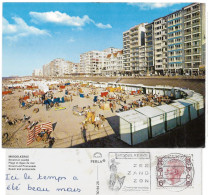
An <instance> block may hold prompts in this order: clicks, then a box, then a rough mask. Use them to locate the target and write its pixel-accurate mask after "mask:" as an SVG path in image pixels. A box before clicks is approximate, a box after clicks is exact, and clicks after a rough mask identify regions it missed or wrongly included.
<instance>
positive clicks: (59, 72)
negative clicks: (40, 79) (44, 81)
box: [42, 58, 73, 77]
mask: <svg viewBox="0 0 208 195" xmlns="http://www.w3.org/2000/svg"><path fill="white" fill-rule="evenodd" d="M72 65H73V63H72V62H70V61H66V60H64V59H61V58H57V59H54V60H52V61H51V62H50V63H48V64H45V65H43V68H42V70H43V76H49V77H64V76H68V75H70V74H71V72H72Z"/></svg>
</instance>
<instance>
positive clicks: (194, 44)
mask: <svg viewBox="0 0 208 195" xmlns="http://www.w3.org/2000/svg"><path fill="white" fill-rule="evenodd" d="M183 18H184V58H185V63H184V71H185V72H188V73H190V74H193V73H196V72H198V71H200V68H203V67H205V5H204V4H200V3H194V4H191V5H189V6H186V7H184V8H183Z"/></svg>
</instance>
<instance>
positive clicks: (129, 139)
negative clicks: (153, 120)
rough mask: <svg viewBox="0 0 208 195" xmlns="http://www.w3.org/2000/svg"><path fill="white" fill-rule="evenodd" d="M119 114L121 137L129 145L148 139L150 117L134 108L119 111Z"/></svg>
mask: <svg viewBox="0 0 208 195" xmlns="http://www.w3.org/2000/svg"><path fill="white" fill-rule="evenodd" d="M117 116H119V134H120V139H121V140H122V141H124V142H125V143H127V144H129V145H135V144H138V143H141V142H144V141H146V140H148V137H149V120H148V117H146V116H144V115H143V114H140V113H138V112H136V111H134V110H129V111H125V112H121V113H117Z"/></svg>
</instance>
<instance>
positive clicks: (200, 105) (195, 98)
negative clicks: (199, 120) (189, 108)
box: [188, 95, 204, 116]
mask: <svg viewBox="0 0 208 195" xmlns="http://www.w3.org/2000/svg"><path fill="white" fill-rule="evenodd" d="M188 100H192V101H195V102H197V114H198V116H200V115H202V114H203V113H204V98H203V96H201V95H200V96H193V97H191V98H188Z"/></svg>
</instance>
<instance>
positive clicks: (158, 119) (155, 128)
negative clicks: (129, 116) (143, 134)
mask: <svg viewBox="0 0 208 195" xmlns="http://www.w3.org/2000/svg"><path fill="white" fill-rule="evenodd" d="M135 111H136V112H139V113H141V114H143V115H145V116H146V117H148V118H149V128H150V138H151V137H156V136H157V135H160V134H162V133H165V114H164V112H163V111H162V110H159V109H157V108H153V107H150V106H145V107H141V108H137V109H135Z"/></svg>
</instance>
